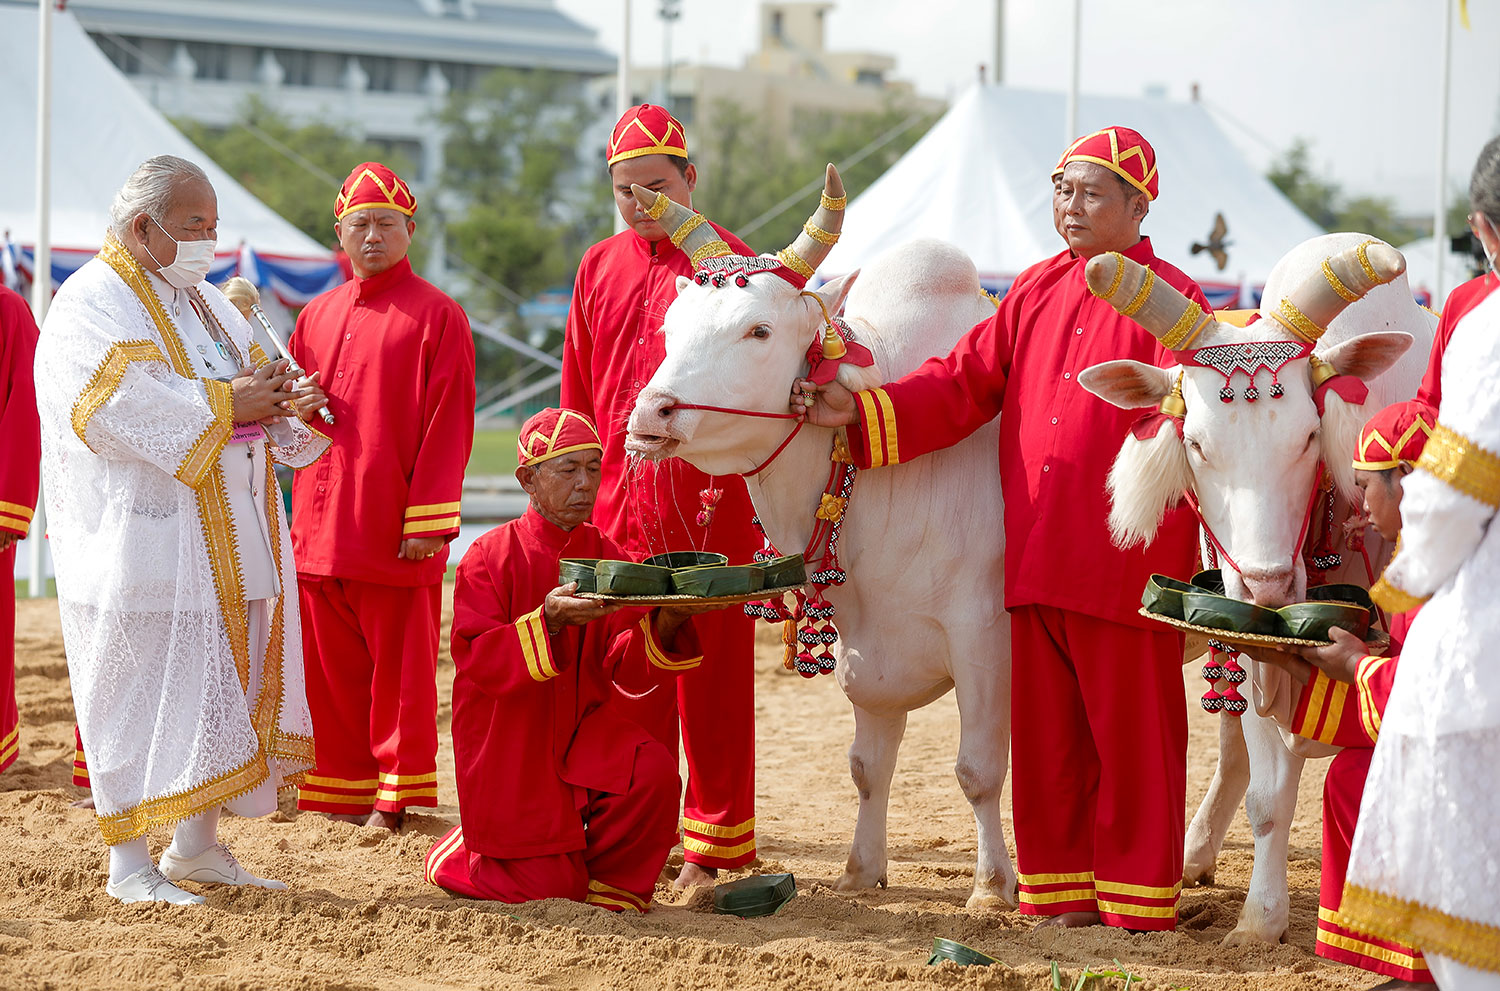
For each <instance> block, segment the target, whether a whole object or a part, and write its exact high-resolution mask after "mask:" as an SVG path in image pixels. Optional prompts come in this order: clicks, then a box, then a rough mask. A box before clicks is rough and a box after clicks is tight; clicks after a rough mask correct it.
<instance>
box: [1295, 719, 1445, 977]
mask: <svg viewBox="0 0 1500 991" xmlns="http://www.w3.org/2000/svg"><path fill="white" fill-rule="evenodd" d="M1374 753H1375V751H1374V749H1373V748H1350V749H1347V750H1344V751H1342V752H1341V753H1338V754H1336V755H1335V756H1334V758H1333V762H1332V763H1331V764H1329V765H1328V776H1327V777H1326V778H1324V779H1323V876H1322V883H1321V884H1320V886H1319V892H1318V939H1317V944H1316V946H1315V947H1314V949H1315V950H1316V952H1317V954H1318V956H1320V957H1327V958H1328V959H1329V960H1337V961H1338V962H1339V963H1346V964H1350V965H1351V966H1354V967H1361V968H1363V969H1365V970H1368V971H1372V972H1373V973H1376V974H1382V975H1384V976H1386V977H1394V978H1396V979H1398V980H1403V981H1414V982H1424V983H1431V982H1432V972H1431V971H1429V970H1428V969H1427V961H1425V960H1424V959H1423V958H1422V952H1421V951H1420V950H1418V949H1416V948H1415V947H1412V946H1408V945H1406V944H1405V943H1400V942H1397V941H1396V940H1391V939H1377V938H1375V937H1374V936H1368V935H1365V934H1364V933H1359V932H1356V931H1354V930H1353V929H1350V928H1349V927H1348V926H1347V925H1345V924H1344V917H1343V916H1341V915H1339V905H1340V903H1341V902H1342V901H1343V898H1344V875H1345V873H1346V872H1347V871H1348V869H1349V845H1350V844H1351V843H1353V842H1354V825H1355V823H1357V822H1358V821H1359V802H1360V798H1361V797H1362V796H1363V794H1364V790H1365V775H1366V774H1368V773H1369V771H1370V758H1371V756H1372V755H1373V754H1374Z"/></svg>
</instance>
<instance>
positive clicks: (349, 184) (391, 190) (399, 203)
mask: <svg viewBox="0 0 1500 991" xmlns="http://www.w3.org/2000/svg"><path fill="white" fill-rule="evenodd" d="M370 209H382V210H399V211H400V212H402V213H404V214H406V215H407V216H408V217H410V216H411V215H412V214H414V213H416V212H417V198H416V197H415V196H413V195H412V194H411V188H410V187H408V186H407V185H406V183H404V182H402V181H401V177H400V176H398V175H397V174H396V173H394V172H392V171H391V170H390V169H388V168H386V167H385V166H384V165H381V164H380V163H379V162H361V163H359V164H358V165H356V166H354V171H353V172H350V173H349V178H347V179H345V180H344V185H343V188H341V189H340V190H339V196H338V199H336V200H334V202H333V219H335V220H343V219H344V218H345V217H347V216H349V214H351V213H353V212H354V211H356V210H370Z"/></svg>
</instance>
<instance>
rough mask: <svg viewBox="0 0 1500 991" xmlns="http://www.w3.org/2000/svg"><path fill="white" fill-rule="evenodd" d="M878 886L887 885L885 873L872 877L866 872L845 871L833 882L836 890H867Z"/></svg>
mask: <svg viewBox="0 0 1500 991" xmlns="http://www.w3.org/2000/svg"><path fill="white" fill-rule="evenodd" d="M876 887H879V888H884V887H885V875H884V874H881V875H879V876H878V877H873V878H872V877H868V876H866V875H864V874H855V873H852V872H850V871H845V872H844V873H843V875H842V876H841V877H840V878H839V879H838V880H837V881H835V882H833V890H834V891H867V890H869V889H870V888H876Z"/></svg>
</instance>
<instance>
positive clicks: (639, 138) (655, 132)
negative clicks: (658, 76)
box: [605, 103, 688, 165]
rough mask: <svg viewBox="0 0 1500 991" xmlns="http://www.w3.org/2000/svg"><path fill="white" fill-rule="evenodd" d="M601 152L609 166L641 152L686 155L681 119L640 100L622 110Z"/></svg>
mask: <svg viewBox="0 0 1500 991" xmlns="http://www.w3.org/2000/svg"><path fill="white" fill-rule="evenodd" d="M605 153H606V155H607V157H608V164H610V165H613V164H615V163H616V162H623V161H625V160H626V159H627V158H640V157H641V156H642V155H675V156H676V157H678V158H687V157H688V152H687V132H686V131H684V130H683V129H682V122H681V121H679V120H678V119H677V118H676V117H673V116H672V115H671V114H669V113H667V111H666V110H665V109H663V108H661V107H658V106H655V105H654V104H650V103H643V104H641V105H640V106H638V107H631V108H630V109H629V110H627V111H625V116H624V117H621V118H620V121H619V123H617V124H616V125H615V130H614V133H613V134H611V135H610V136H609V147H608V148H607V149H605Z"/></svg>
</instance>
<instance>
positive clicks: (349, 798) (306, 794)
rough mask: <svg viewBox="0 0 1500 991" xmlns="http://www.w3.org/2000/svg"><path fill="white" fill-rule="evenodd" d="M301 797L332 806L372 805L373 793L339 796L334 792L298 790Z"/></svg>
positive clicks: (373, 801)
mask: <svg viewBox="0 0 1500 991" xmlns="http://www.w3.org/2000/svg"><path fill="white" fill-rule="evenodd" d="M299 790H300V792H301V794H302V797H303V798H306V799H307V800H308V801H312V802H328V803H331V804H334V805H374V804H375V793H374V792H373V791H372V792H368V793H366V794H364V795H340V794H338V793H336V792H320V791H318V790H317V789H316V788H306V787H304V788H301V789H299Z"/></svg>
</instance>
